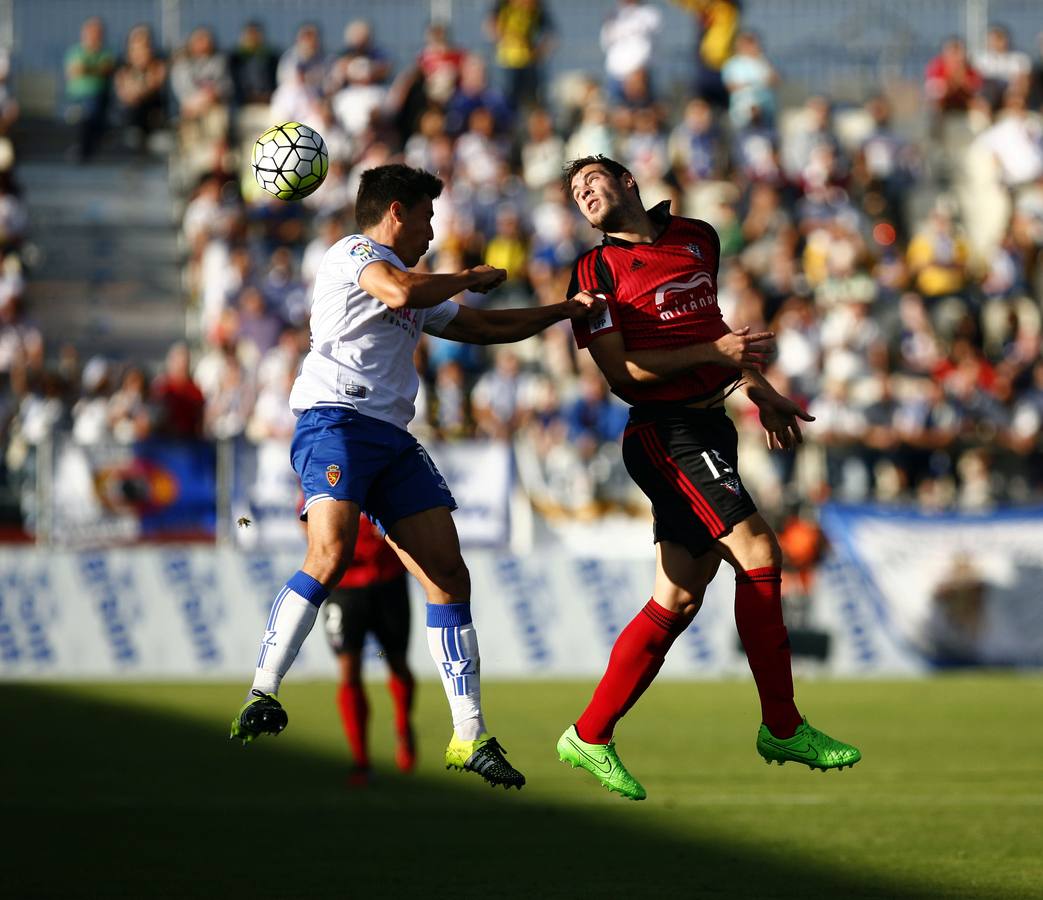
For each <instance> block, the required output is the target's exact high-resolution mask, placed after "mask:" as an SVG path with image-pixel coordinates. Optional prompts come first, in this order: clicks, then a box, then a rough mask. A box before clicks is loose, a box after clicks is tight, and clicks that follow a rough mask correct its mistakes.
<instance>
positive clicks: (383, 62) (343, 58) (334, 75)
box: [326, 19, 391, 94]
mask: <svg viewBox="0 0 1043 900" xmlns="http://www.w3.org/2000/svg"><path fill="white" fill-rule="evenodd" d="M360 59H361V60H365V62H366V66H365V69H366V72H367V73H368V77H369V81H370V82H371V83H372V84H384V83H386V82H387V80H388V78H389V77H390V75H391V59H390V58H389V57H388V55H387V53H385V52H384V51H383V50H381V49H380V47H378V46H377V45H376V42H375V41H374V39H373V28H372V26H371V25H370V24H369V22H367V21H366V20H365V19H355V20H353V21H351V22H349V23H348V24H347V25H346V26H345V28H344V46H343V47H342V48H341V51H340V54H339V55H338V56H337V58H336V59H335V60H334V61H333V65H332V66H331V68H330V74H329V77H328V79H327V86H326V90H327V92H328V93H330V94H335V93H336V92H337V91H339V90H340V89H341V88H342V87H344V86H345V85H347V84H350V83H351V82H352V80H353V76H352V72H354V71H358V70H359V69H360V66H359V65H358V64H357V63H356V64H355V65H354V66H353V65H352V64H353V63H355V61H356V60H360Z"/></svg>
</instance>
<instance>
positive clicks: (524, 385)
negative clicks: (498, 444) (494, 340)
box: [471, 347, 530, 441]
mask: <svg viewBox="0 0 1043 900" xmlns="http://www.w3.org/2000/svg"><path fill="white" fill-rule="evenodd" d="M529 382H530V379H529V378H528V377H527V376H526V375H525V374H524V373H523V372H522V371H521V363H520V361H519V359H518V354H517V353H515V351H514V350H513V349H512V348H510V347H503V348H500V349H499V350H498V351H497V352H496V354H495V357H494V363H493V367H492V368H491V369H489V370H488V371H487V372H485V373H483V374H482V376H481V377H480V378H479V379H478V381H477V382H476V383H475V386H474V390H473V391H472V392H471V407H472V410H473V413H474V423H475V427H476V431H477V435H478V436H480V437H487V438H492V439H493V440H499V441H503V440H510V439H511V437H512V436H513V435H514V433H515V432H516V431H517V430H518V428H519V427H520V426H521V425H522V423H523V422H524V420H525V417H526V415H527V413H528V403H529V402H530V401H529V398H528V397H527V392H528V388H529Z"/></svg>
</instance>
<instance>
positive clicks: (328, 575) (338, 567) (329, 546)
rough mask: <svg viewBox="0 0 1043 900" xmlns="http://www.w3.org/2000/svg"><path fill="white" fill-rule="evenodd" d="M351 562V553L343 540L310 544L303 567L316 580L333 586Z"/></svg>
mask: <svg viewBox="0 0 1043 900" xmlns="http://www.w3.org/2000/svg"><path fill="white" fill-rule="evenodd" d="M350 562H351V553H350V552H349V551H348V548H347V545H346V544H345V543H344V542H343V541H336V542H331V543H323V544H320V545H314V544H312V545H309V547H308V555H307V557H306V558H305V560H304V566H303V569H304V571H305V572H307V573H308V574H309V575H311V577H312V578H314V579H315V580H316V581H321V582H322V583H323V584H324V585H326V586H327V587H332V586H333V585H335V584H336V583H337V582H338V581H340V579H341V576H342V575H343V574H344V570H345V569H346V568H347V567H348V564H349V563H350Z"/></svg>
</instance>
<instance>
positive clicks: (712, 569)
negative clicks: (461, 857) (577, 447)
mask: <svg viewBox="0 0 1043 900" xmlns="http://www.w3.org/2000/svg"><path fill="white" fill-rule="evenodd" d="M564 184H565V186H566V189H567V190H568V192H569V193H570V195H571V196H572V198H573V200H574V201H575V203H576V204H577V205H578V206H579V209H580V212H582V214H583V216H584V217H585V218H586V219H587V221H588V222H590V224H591V225H593V226H594V227H595V228H597V229H598V230H599V231H602V232H603V233H604V235H605V237H604V240H603V242H602V244H601V245H600V246H599V247H596V248H595V249H593V250H591V251H589V252H587V253H585V254H584V255H583V256H581V257H580V258H579V260H578V261H577V263H576V266H575V268H574V269H573V276H572V283H571V284H570V286H569V291H568V292H569V295H570V296H582V295H586V296H590V297H593V296H595V295H597V296H599V297H604V298H605V299H606V300H607V306H606V308H605V309H604V310H602V311H600V312H597V313H594V314H592V315H590V316H589V317H588V318H587V319H584V320H582V321H574V322H573V329H574V331H575V334H576V340H577V343H578V344H579V346H580V347H587V348H589V350H590V353H591V356H593V358H594V362H595V363H597V365H598V367H599V368H600V369H601V371H602V372H603V373H604V374H605V377H606V378H607V379H608V382H609V384H610V385H611V386H612V389H613V390H614V391H615V393H616V394H618V395H619V396H620V397H621V398H622V399H624V400H625V401H626V402H627V403H629V404H631V411H630V421H629V423H628V425H627V428H626V431H625V432H624V435H623V460H624V462H625V464H626V467H627V471H628V472H630V474H631V477H633V479H634V480H635V481H636V482H637V484H638V486H639V487H640V488H641V490H642V491H643V492H644V493H645V494H646V495H647V496H648V498H649V499H650V500H651V501H652V512H653V515H654V517H655V528H654V539H655V542H656V574H655V587H654V590H653V594H652V597H651V599H650V600H649V601H648V603H647V604H646V605H645V607H644V608H643V609H642V610H641V612H640V613H638V615H637V616H636V617H635V618H634V619H633V621H631V622H630V624H629V625H627V627H626V628H625V629H623V632H622V633H621V634H620V635H619V638H618V639H617V640H616V643H615V645H614V647H613V648H612V654H611V656H610V658H609V662H608V669H607V670H606V672H605V674H604V676H603V677H602V679H601V681H600V683H599V684H598V686H597V688H596V689H595V691H594V696H593V698H592V699H591V701H590V704H589V705H588V706H587V708H586V710H585V711H584V712H583V715H581V716H580V717H579V719H577V720H576V723H575V725H571V726H569V728H568V729H566V731H565V733H564V734H563V735H562V736H561V738H560V739H559V741H558V753H559V756H560V758H561V759H562V760H563V761H564V762H569V763H571V764H572V765H573V767H575V766H581V767H582V768H584V769H587V771H589V772H591V774H593V775H594V776H595V777H596V778H597V779H598V780H599V781H600V782H601V783H602V784H603V785H604V786H605V787H606V788H608V789H609V790H611V791H616V792H618V793H620V794H622V795H623V796H625V797H630V798H631V799H634V800H643V799H644V798H645V796H646V793H645V789H644V788H643V787H642V786H641V785H640V783H638V781H637V780H636V779H635V778H634V777H633V776H632V775H631V774H630V773H629V772H628V771H627V770H626V768H625V767H624V766H623V763H622V762H621V761H620V759H619V756H618V755H617V754H616V750H615V744H614V743H613V741H612V734H613V730H614V728H615V725H616V723H617V722H618V721H619V719H620V718H622V716H623V715H624V714H625V713H626V712H627V710H628V709H630V707H631V706H633V705H634V703H636V702H637V700H638V698H639V697H640V696H641V695H642V694H643V693H644V691H645V689H646V688H647V687H648V686H649V685H650V684H651V683H652V680H653V679H654V678H655V676H656V674H657V673H658V672H659V670H660V668H661V667H662V665H663V662H664V661H665V659H666V653H667V651H668V650H669V649H670V646H671V645H672V644H673V642H674V640H675V639H676V638H677V636H678V635H679V634H681V632H683V631H684V630H685V629H686V628H687V627H688V626H689V625H690V624H691V622H692V619H693V618H695V614H696V613H697V612H698V611H699V607H700V605H701V604H702V600H703V594H704V592H705V590H706V585H707V584H709V582H710V580H711V579H712V578H713V576H714V575H715V574H716V572H717V568H718V566H719V565H720V562H721V560H722V559H723V560H725V561H727V562H728V563H729V564H730V565H731V566H732V567H733V568H734V569H735V622H736V625H737V626H738V631H739V637H740V638H741V639H742V643H743V647H744V649H745V651H746V656H747V659H748V660H749V664H750V669H751V670H752V671H753V676H754V680H755V681H756V684H757V691H758V693H759V695H760V701H761V716H762V724H761V727H760V731H759V733H758V736H757V751H758V752H759V753H760V754H761V756H763V757H764V759H765V760H766V761H768V762H770V761H771V760H773V759H774V760H776V761H778V762H779V764H780V765H781V764H782V763H783V762H786V761H794V762H800V763H804V764H805V765H808V766H811V767H812V768H820V769H823V770H825V769H828V768H842V767H843V766H845V765H853V764H854V763H856V762H858V760H859V759H861V754H860V753H859V751H858V750H856V749H855V748H854V747H852V746H850V745H848V744H844V743H841V742H840V741H837V740H834V739H833V738H831V737H829V736H828V735H826V734H823V733H822V732H821V731H817V730H816V729H814V728H812V727H811V726H810V725H809V724H808V722H807V720H806V719H804V718H803V717H802V716H801V714H800V713H799V712H798V711H797V707H796V706H795V705H794V702H793V677H792V674H791V670H790V649H789V637H788V635H787V632H786V626H785V624H784V622H783V619H782V602H781V591H782V588H781V584H782V581H781V579H782V571H781V565H782V553H781V550H780V549H779V543H778V541H777V540H776V538H775V535H774V533H773V532H772V530H771V528H770V527H769V526H768V524H767V523H766V522H765V521H764V519H763V518H762V517H761V515H760V513H758V512H757V508H756V506H755V505H754V504H753V501H752V500H751V499H750V496H749V494H748V493H747V492H746V489H745V488H744V487H743V484H742V482H741V480H740V478H739V473H738V471H737V465H738V463H737V443H738V435H737V434H736V431H735V426H734V425H733V424H732V422H731V420H730V419H729V418H728V416H727V414H726V413H725V410H724V400H725V398H726V397H727V396H728V394H730V393H731V392H732V391H733V390H735V389H736V388H738V387H742V388H744V390H745V392H746V395H747V396H748V397H749V398H750V400H751V401H753V403H754V404H756V406H757V408H758V410H759V413H760V420H761V424H762V425H763V426H764V429H765V431H766V432H767V435H768V446H769V447H777V448H780V449H791V448H793V447H794V446H795V445H796V444H797V443H799V442H800V440H801V434H800V425H799V420H801V419H804V420H810V419H811V416H809V415H808V414H807V413H805V412H803V411H802V410H801V409H800V407H798V406H797V405H796V404H795V403H794V402H793V401H792V400H789V399H788V398H786V397H783V396H782V395H781V394H779V393H777V392H776V391H775V389H774V388H772V387H771V385H770V384H769V383H768V382H767V381H766V380H765V378H764V377H763V376H762V375H761V374H760V371H759V367H760V366H761V365H762V364H763V362H764V359H765V356H764V353H765V352H767V351H768V350H770V349H771V348H772V344H771V337H772V335H771V334H770V333H767V332H765V333H760V334H752V335H751V334H747V331H748V329H743V330H742V331H740V332H731V331H730V329H729V328H728V326H727V325H726V324H725V322H724V319H723V318H722V316H721V310H720V307H719V306H718V303H717V269H718V265H719V262H720V239H719V238H718V236H717V232H716V231H714V229H713V228H712V227H711V226H710V225H708V224H707V223H706V222H702V221H699V220H696V219H685V218H682V217H680V216H671V215H670V212H669V202H668V201H666V202H663V203H660V204H659V205H657V206H655V207H654V208H652V209H650V210H646V209H645V208H644V205H643V204H642V203H641V195H640V193H639V190H638V186H637V182H636V181H635V180H634V176H633V175H632V174H631V173H630V172H629V171H628V170H627V169H626V168H625V167H624V166H622V165H621V164H620V163H618V162H615V161H614V160H611V159H606V158H604V157H600V156H598V157H586V158H584V159H579V160H575V161H573V162H571V163H569V164H568V165H567V167H566V169H565V173H564ZM736 345H737V347H738V352H739V355H740V362H741V364H742V366H743V368H742V370H741V371H740V370H739V369H736V368H735V367H733V366H732V365H731V361H730V359H729V358H728V352H724V353H722V351H730V352H731V353H732V354H734V353H735V351H736Z"/></svg>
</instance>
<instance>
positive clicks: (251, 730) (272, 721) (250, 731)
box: [228, 689, 289, 747]
mask: <svg viewBox="0 0 1043 900" xmlns="http://www.w3.org/2000/svg"><path fill="white" fill-rule="evenodd" d="M288 721H289V719H288V718H287V716H286V710H285V709H283V708H282V704H281V703H280V702H279V701H278V700H276V699H275V696H274V695H273V694H265V693H264V692H263V691H259V690H257V689H254V690H252V691H250V697H249V698H248V699H247V701H246V702H245V703H244V704H243V705H242V708H241V709H240V710H239V712H237V713H236V714H235V718H234V719H232V733H231V734H229V735H228V739H229V740H230V741H234V740H235V739H236V738H239V740H241V741H242V742H243V746H244V747H245V746H246V745H247V744H249V743H250V741H252V740H253V739H254V738H256V737H259V736H260V735H262V734H278V733H279V732H280V731H282V730H283V729H284V728H285V727H286V723H287V722H288Z"/></svg>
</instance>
